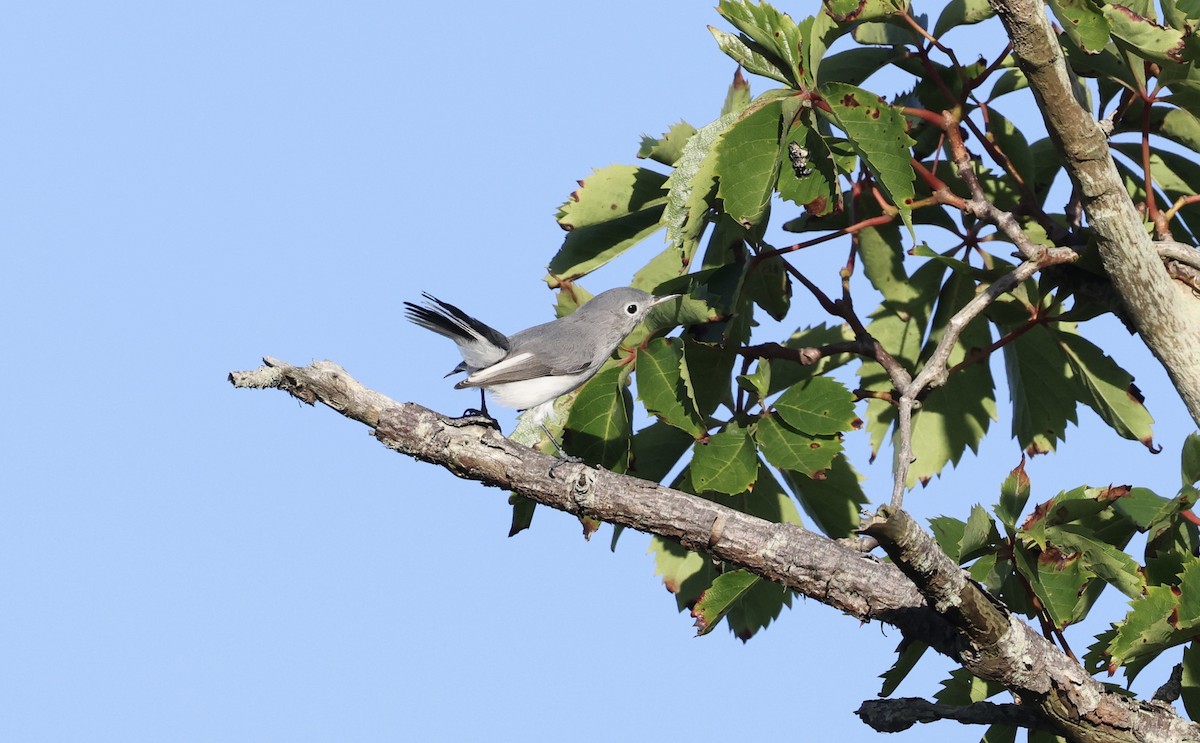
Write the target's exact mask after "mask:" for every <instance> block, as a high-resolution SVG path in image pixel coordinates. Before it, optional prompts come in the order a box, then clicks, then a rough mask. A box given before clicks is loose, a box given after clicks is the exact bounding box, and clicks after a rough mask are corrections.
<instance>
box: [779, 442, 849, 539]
mask: <svg viewBox="0 0 1200 743" xmlns="http://www.w3.org/2000/svg"><path fill="white" fill-rule="evenodd" d="M783 479H784V481H785V482H786V483H787V485H788V487H789V488H790V489H791V491H792V493H793V494H794V495H795V496H796V500H797V501H799V503H800V507H801V508H803V509H804V512H805V513H806V514H808V517H809V518H810V519H812V520H813V522H814V523H816V525H817V527H818V528H819V529H820V530H821V531H823V532H824V533H825V535H826V536H828V537H830V538H831V539H841V538H843V537H849V536H852V535H853V534H854V532H855V530H856V529H858V527H859V524H860V523H861V521H862V509H863V506H865V505H866V504H867V503H868V502H869V501H868V498H867V496H866V494H865V493H863V490H862V483H861V480H862V477H861V476H860V475H859V474H858V473H857V472H855V471H854V467H853V466H851V465H850V461H849V460H848V459H846V456H845V455H844V454H841V453H839V454H838V455H837V456H835V457H834V458H833V461H832V462H830V464H829V466H828V467H827V468H826V469H825V470H824V471H823V472H822V473H820V476H818V477H810V476H808V475H805V474H803V473H801V472H796V471H793V470H783Z"/></svg>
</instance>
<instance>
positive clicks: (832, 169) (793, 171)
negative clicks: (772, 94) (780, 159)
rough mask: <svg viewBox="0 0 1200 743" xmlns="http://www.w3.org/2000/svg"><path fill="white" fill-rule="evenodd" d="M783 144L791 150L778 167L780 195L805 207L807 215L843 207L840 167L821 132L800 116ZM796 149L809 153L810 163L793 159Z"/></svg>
mask: <svg viewBox="0 0 1200 743" xmlns="http://www.w3.org/2000/svg"><path fill="white" fill-rule="evenodd" d="M784 146H785V148H787V150H788V156H787V157H788V162H787V165H785V166H784V167H781V168H780V169H779V179H778V182H777V183H776V188H777V189H778V190H779V196H780V198H783V199H787V200H788V201H791V202H792V203H794V204H797V205H799V206H803V207H804V208H805V210H806V213H807V214H814V215H817V216H820V215H822V214H828V213H830V212H831V211H833V210H834V209H835V207H838V206H840V204H841V201H840V199H841V190H840V186H839V185H838V180H837V166H836V163H835V161H834V158H833V153H832V151H831V150H830V148H829V144H828V143H827V142H826V140H825V139H824V138H823V137H822V136H821V135H820V133H818V132H817V131H816V130H814V129H811V128H809V127H808V126H805V125H804V124H803V123H802V122H801V121H800V120H798V119H797V120H796V121H794V122H793V123H792V127H791V128H790V129H789V130H788V131H787V136H786V142H785V143H784ZM797 148H799V149H798V150H797ZM793 150H797V152H798V153H804V152H807V153H808V155H807V157H808V162H807V164H806V165H805V166H804V167H803V168H798V167H797V166H796V163H795V161H793V159H792V156H791V152H792V151H793Z"/></svg>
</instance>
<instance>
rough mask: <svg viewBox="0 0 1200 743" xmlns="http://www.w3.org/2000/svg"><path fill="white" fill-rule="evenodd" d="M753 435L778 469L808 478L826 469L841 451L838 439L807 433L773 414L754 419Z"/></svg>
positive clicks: (840, 443)
mask: <svg viewBox="0 0 1200 743" xmlns="http://www.w3.org/2000/svg"><path fill="white" fill-rule="evenodd" d="M754 438H755V439H756V440H757V441H758V445H759V446H760V447H762V451H763V455H764V456H765V457H766V458H767V461H768V462H770V463H771V464H773V465H775V466H776V467H778V468H779V469H781V470H795V471H797V472H800V473H803V474H805V475H808V476H810V477H811V476H813V475H815V474H816V473H818V472H822V471H824V470H826V469H828V468H829V466H830V463H831V462H832V461H833V458H834V457H835V456H836V455H837V454H838V453H839V452H840V451H841V450H842V442H841V441H840V440H839V439H836V438H818V437H815V436H808V435H806V434H804V433H801V432H799V431H796V430H795V429H792V428H790V427H789V426H788V425H787V424H786V423H783V422H782V421H781V420H779V418H778V417H777V416H776V415H774V414H772V415H767V416H763V417H762V418H761V419H760V420H759V421H758V425H757V427H756V429H755V433H754Z"/></svg>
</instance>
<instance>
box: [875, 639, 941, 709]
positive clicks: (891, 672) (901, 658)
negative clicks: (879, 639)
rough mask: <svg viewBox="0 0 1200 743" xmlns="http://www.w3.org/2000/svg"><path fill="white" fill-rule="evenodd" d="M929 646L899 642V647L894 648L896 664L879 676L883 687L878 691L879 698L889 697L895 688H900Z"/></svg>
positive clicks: (914, 641) (919, 642)
mask: <svg viewBox="0 0 1200 743" xmlns="http://www.w3.org/2000/svg"><path fill="white" fill-rule="evenodd" d="M928 649H929V646H928V645H926V644H925V643H923V642H921V641H920V640H913V641H911V642H910V641H908V640H901V641H900V645H899V646H898V647H897V648H896V662H895V663H893V664H892V667H891V668H889V669H888V670H886V671H884V672H883V673H881V674H879V678H881V679H883V686H882V687H881V688H880V689H879V696H881V697H890V696H891V695H892V693H893V692H895V691H896V688H897V687H899V686H900V682H901V681H903V680H904V679H905V678H906V677H907V676H908V673H909V671H911V670H912V669H913V668H914V667H915V666H916V665H917V661H919V660H921V656H922V655H924V654H925V651H926V650H928Z"/></svg>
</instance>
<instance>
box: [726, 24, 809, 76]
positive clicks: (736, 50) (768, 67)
mask: <svg viewBox="0 0 1200 743" xmlns="http://www.w3.org/2000/svg"><path fill="white" fill-rule="evenodd" d="M708 31H709V33H711V34H712V35H713V38H714V39H716V40H717V48H718V49H720V50H721V51H723V52H725V53H726V54H728V55H729V56H730V57H732V58H733V61H735V62H737V63H738V64H739V65H741V66H742V67H744V68H745V69H746V71H747V72H749V73H751V74H754V75H762V76H763V77H769V78H771V79H772V80H778V81H779V82H781V83H783V84H784V85H791V81H790V80H789V79H788V76H787V75H785V74H784V72H783V70H781V69H779V64H778V63H777V62H776V60H773V59H771V58H770V57H769V56H768V55H767V54H766V53H765V52H764V51H763V50H762V49H761V47H759V46H758V45H757V44H753V43H751V42H749V41H748V40H747V39H745V38H739V37H738V36H736V35H734V34H731V33H726V32H725V31H722V30H720V29H718V28H713V27H712V26H709V27H708Z"/></svg>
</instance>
